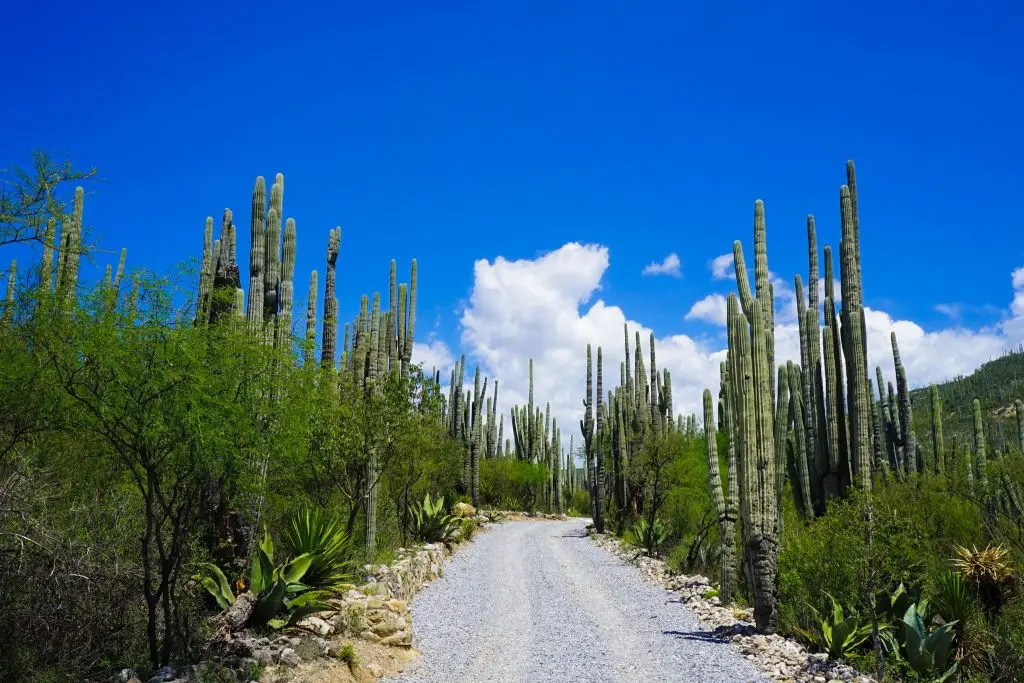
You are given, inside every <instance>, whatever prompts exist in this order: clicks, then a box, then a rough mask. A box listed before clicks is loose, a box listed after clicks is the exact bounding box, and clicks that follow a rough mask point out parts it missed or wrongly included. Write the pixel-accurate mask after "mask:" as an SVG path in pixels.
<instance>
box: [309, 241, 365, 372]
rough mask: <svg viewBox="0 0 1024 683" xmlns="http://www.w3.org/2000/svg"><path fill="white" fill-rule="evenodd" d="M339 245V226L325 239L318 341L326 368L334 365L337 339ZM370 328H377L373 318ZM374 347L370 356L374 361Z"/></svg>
mask: <svg viewBox="0 0 1024 683" xmlns="http://www.w3.org/2000/svg"><path fill="white" fill-rule="evenodd" d="M340 247H341V227H336V228H334V229H333V230H331V232H330V235H329V238H328V240H327V277H326V278H325V280H324V328H323V331H322V333H321V339H322V341H321V342H320V366H321V367H323V368H325V369H327V368H333V367H334V358H335V352H336V348H335V345H336V344H337V341H338V297H337V294H336V293H335V287H336V282H337V263H338V250H339V249H340ZM372 324H373V327H371V330H374V331H375V330H376V329H377V324H378V322H377V321H376V320H375V321H374V322H373V323H372ZM376 351H377V350H376V349H374V350H373V352H372V355H371V358H372V359H373V360H374V361H376V356H377V353H376Z"/></svg>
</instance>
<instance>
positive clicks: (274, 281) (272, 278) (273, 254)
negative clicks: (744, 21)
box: [263, 173, 284, 322]
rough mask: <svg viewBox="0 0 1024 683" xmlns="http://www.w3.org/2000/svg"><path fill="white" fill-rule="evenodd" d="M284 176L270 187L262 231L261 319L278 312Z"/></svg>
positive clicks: (278, 177)
mask: <svg viewBox="0 0 1024 683" xmlns="http://www.w3.org/2000/svg"><path fill="white" fill-rule="evenodd" d="M283 212H284V176H283V175H282V174H280V173H278V174H277V177H276V178H275V179H274V184H273V185H272V186H271V188H270V209H269V210H268V211H267V229H266V232H265V233H264V239H265V246H264V248H263V249H264V259H265V263H266V268H265V269H264V271H263V319H264V320H265V321H267V322H270V321H271V320H272V319H273V318H275V317H276V316H277V314H278V311H277V309H278V300H279V298H280V285H281V221H282V220H284V213H283Z"/></svg>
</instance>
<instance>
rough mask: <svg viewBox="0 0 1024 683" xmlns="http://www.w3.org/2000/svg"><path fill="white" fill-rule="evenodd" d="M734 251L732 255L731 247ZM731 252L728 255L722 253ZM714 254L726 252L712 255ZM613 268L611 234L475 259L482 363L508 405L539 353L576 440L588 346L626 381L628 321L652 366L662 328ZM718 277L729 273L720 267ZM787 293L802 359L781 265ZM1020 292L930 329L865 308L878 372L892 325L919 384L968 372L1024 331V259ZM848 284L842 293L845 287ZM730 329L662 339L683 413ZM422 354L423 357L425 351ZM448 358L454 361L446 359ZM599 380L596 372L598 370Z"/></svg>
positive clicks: (782, 332) (709, 304) (517, 397)
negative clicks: (981, 324)
mask: <svg viewBox="0 0 1024 683" xmlns="http://www.w3.org/2000/svg"><path fill="white" fill-rule="evenodd" d="M728 258H729V259H730V262H731V255H728ZM720 260H724V257H721V258H720V259H715V261H720ZM712 263H714V262H712ZM608 267H609V252H608V249H607V247H604V246H601V245H594V244H590V245H581V244H578V243H570V244H566V245H564V246H563V247H561V248H560V249H557V250H555V251H552V252H550V253H547V254H544V255H542V256H540V257H538V258H535V259H521V260H517V261H509V260H506V259H504V258H502V257H498V258H497V259H495V260H494V261H493V262H492V261H488V260H484V259H481V260H478V261H477V262H476V263H475V264H474V284H473V289H472V292H471V294H470V297H469V301H468V304H467V306H466V308H465V309H464V312H463V315H462V319H461V325H462V335H461V345H462V348H463V349H464V350H465V351H466V352H467V355H468V357H469V359H470V360H469V363H470V366H472V365H473V364H474V363H475V362H480V363H481V364H482V366H483V368H484V370H485V371H486V373H487V375H488V376H490V377H491V378H497V379H499V380H500V385H501V406H500V409H501V410H502V412H503V413H505V414H506V415H507V413H508V410H509V408H510V407H511V406H512V405H513V404H517V403H519V404H521V403H524V402H525V401H526V398H527V391H528V363H529V359H530V358H533V359H534V375H535V377H534V378H535V388H534V390H535V400H536V401H537V404H538V405H539V406H540V407H541V408H543V407H544V403H545V402H548V401H550V402H551V409H552V414H553V416H554V417H556V418H557V419H558V423H559V425H560V426H561V428H562V434H563V437H564V442H565V444H567V442H568V436H569V435H570V434H573V435H574V436H576V437H577V439H576V441H577V442H578V441H579V438H578V437H579V433H578V432H579V419H580V417H581V415H582V408H581V400H582V399H583V396H584V390H585V382H586V347H587V344H588V343H589V344H591V345H592V346H593V349H594V356H595V363H596V354H597V347H598V346H600V347H602V349H603V352H604V354H603V355H604V389H605V391H606V392H607V390H608V389H610V388H612V387H614V386H616V385H617V384H618V383H619V364H620V362H622V360H623V357H624V348H623V324H624V323H625V324H628V326H629V333H630V339H629V342H630V347H631V351H632V348H633V345H634V344H635V333H636V332H637V331H639V332H640V338H641V340H642V346H643V353H644V362H645V365H647V370H648V372H649V371H650V366H649V358H650V355H649V349H648V342H649V339H650V333H651V328H650V327H648V326H646V325H644V324H642V323H641V322H639V321H636V320H631V319H630V318H629V316H628V314H627V313H626V312H625V311H623V310H622V309H621V308H619V307H618V306H611V305H609V304H607V303H606V302H604V301H603V300H601V299H600V298H597V299H596V300H594V299H593V298H594V297H595V295H596V294H598V293H599V292H600V288H601V281H602V278H603V277H604V274H605V272H606V271H607V269H608ZM712 273H713V276H715V277H716V278H718V279H723V278H724V277H725V276H724V275H722V276H718V275H717V274H716V271H715V270H714V268H712ZM772 282H773V287H774V289H775V295H776V300H777V307H778V308H777V315H776V330H775V349H776V361H777V362H779V363H782V362H785V361H787V360H793V361H798V360H799V348H800V347H799V332H798V329H797V325H796V317H795V309H796V304H795V298H794V292H793V290H792V287H791V285H789V284H788V283H787V282H785V281H783V280H781V279H779V278H777V277H775V276H774V275H773V276H772ZM1012 283H1013V290H1014V298H1013V302H1012V304H1011V306H1010V308H1009V309H1007V310H1004V311H1003V319H1002V321H1001V322H999V323H998V324H996V325H993V326H991V327H989V328H982V329H977V330H968V329H963V328H959V327H958V328H951V329H938V330H931V331H928V330H925V329H924V328H922V327H921V326H920V325H918V324H917V323H915V322H913V321H910V320H896V319H894V318H893V317H892V316H890V315H889V314H888V313H886V312H884V311H879V310H873V309H870V308H868V309H865V310H866V315H865V326H866V330H867V336H868V362H869V365H870V371H871V372H870V375H871V377H872V378H874V367H875V366H876V365H879V366H881V367H882V369H883V372H884V373H885V375H886V377H887V378H888V379H891V378H892V377H893V375H894V373H893V370H892V348H891V344H890V341H889V333H890V332H891V331H893V330H895V332H896V334H897V337H898V341H899V344H900V352H901V356H902V359H903V362H904V364H905V366H906V368H907V374H908V378H909V380H910V382H911V384H912V385H913V386H921V385H926V384H929V383H931V382H938V381H942V380H946V379H949V378H951V377H955V376H956V375H958V374H968V373H970V372H971V371H973V370H974V369H975V368H976V367H977V366H978V365H980V364H981V363H983V362H985V361H987V360H989V359H991V358H995V357H997V356H999V355H1000V354H1001V353H1002V352H1003V351H1004V350H1005V349H1007V348H1010V347H1012V346H1014V345H1016V344H1017V343H1019V342H1020V341H1021V340H1022V339H1024V268H1021V269H1018V270H1017V271H1014V273H1013V276H1012ZM836 289H837V293H838V289H839V288H838V287H837V288H836ZM724 302H725V298H724V297H723V296H722V295H721V294H711V295H709V296H707V297H705V298H704V299H701V300H700V301H698V302H696V303H695V304H694V305H693V306H692V307H691V309H690V311H689V312H688V313H687V314H686V319H688V320H704V321H708V322H712V323H715V324H718V325H721V324H723V322H724ZM724 346H725V344H724V339H722V337H721V336H719V337H715V338H711V339H704V338H694V337H691V336H688V335H686V334H672V335H665V334H663V335H662V336H660V337H658V338H657V363H658V368H659V370H661V369H664V368H668V369H669V371H670V372H671V374H672V384H673V403H674V407H675V410H676V412H677V413H682V414H688V413H691V412H699V410H700V401H701V393H702V391H703V389H704V388H705V387H708V388H711V389H712V390H715V387H717V385H718V365H719V362H721V361H722V360H724V358H725V348H724ZM428 349H429V350H430V352H431V353H437V354H438V357H441V358H445V359H447V360H448V362H449V367H450V361H451V352H450V351H448V350H447V349H446V348H444V347H443V345H441V346H440V347H439V346H438V344H437V343H434V344H431V345H430V347H426V348H424V349H422V351H421V353H422V354H423V358H426V357H428V351H427V350H428ZM417 358H419V356H417ZM442 365H443V363H442ZM595 380H596V378H595Z"/></svg>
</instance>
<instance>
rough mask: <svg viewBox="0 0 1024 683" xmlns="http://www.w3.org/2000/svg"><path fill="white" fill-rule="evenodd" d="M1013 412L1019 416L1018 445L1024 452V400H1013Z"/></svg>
mask: <svg viewBox="0 0 1024 683" xmlns="http://www.w3.org/2000/svg"><path fill="white" fill-rule="evenodd" d="M1013 413H1014V416H1015V417H1016V418H1017V447H1018V448H1020V450H1021V453H1024V401H1021V400H1020V399H1017V400H1016V401H1014V402H1013Z"/></svg>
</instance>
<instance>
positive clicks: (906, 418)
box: [889, 332, 924, 474]
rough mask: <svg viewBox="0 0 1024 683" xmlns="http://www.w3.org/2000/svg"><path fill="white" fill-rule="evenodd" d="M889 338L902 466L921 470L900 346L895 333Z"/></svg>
mask: <svg viewBox="0 0 1024 683" xmlns="http://www.w3.org/2000/svg"><path fill="white" fill-rule="evenodd" d="M889 338H890V339H891V341H892V357H893V362H894V364H895V366H896V391H897V396H898V397H899V413H900V440H901V442H902V444H903V468H904V470H905V471H906V472H907V473H908V474H909V473H911V472H923V471H924V466H923V465H924V463H923V461H922V462H919V458H918V454H917V437H916V436H915V435H914V423H913V412H912V410H911V407H910V387H909V385H908V384H907V371H906V369H905V368H904V367H903V362H902V361H901V360H900V348H899V346H898V345H897V343H896V333H895V332H892V333H890V335H889ZM922 460H923V459H922Z"/></svg>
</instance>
